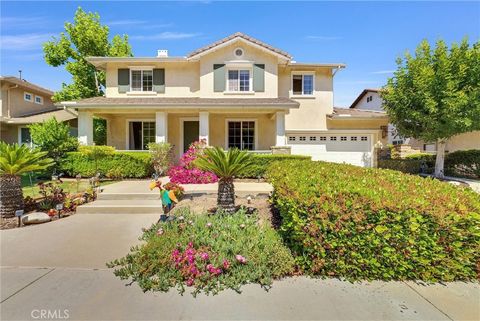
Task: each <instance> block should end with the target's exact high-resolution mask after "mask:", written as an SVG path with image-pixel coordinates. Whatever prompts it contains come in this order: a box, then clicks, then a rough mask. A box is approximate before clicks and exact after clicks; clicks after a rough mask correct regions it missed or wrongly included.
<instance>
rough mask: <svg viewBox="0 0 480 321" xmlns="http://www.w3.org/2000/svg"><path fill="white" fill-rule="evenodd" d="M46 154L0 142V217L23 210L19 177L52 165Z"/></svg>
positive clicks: (24, 146) (9, 215) (10, 215)
mask: <svg viewBox="0 0 480 321" xmlns="http://www.w3.org/2000/svg"><path fill="white" fill-rule="evenodd" d="M46 154H47V152H40V151H38V150H34V149H30V148H29V147H27V146H26V145H18V144H12V145H10V144H7V143H5V142H0V216H1V217H12V216H13V215H15V211H16V210H19V209H23V192H22V185H21V181H20V175H22V174H24V173H27V172H34V171H38V170H43V169H46V168H48V167H49V166H51V165H53V160H52V159H51V158H45V155H46Z"/></svg>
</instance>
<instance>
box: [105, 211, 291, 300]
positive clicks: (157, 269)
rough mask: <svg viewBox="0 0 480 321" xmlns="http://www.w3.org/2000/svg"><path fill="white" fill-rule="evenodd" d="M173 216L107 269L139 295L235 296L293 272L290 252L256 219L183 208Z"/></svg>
mask: <svg viewBox="0 0 480 321" xmlns="http://www.w3.org/2000/svg"><path fill="white" fill-rule="evenodd" d="M176 214H177V219H176V220H175V221H172V222H168V223H160V224H155V225H153V226H152V227H151V228H149V229H148V230H145V231H144V234H143V236H142V239H143V240H144V241H145V244H143V245H140V246H137V247H135V248H133V249H132V251H131V252H130V253H129V254H128V255H127V256H125V257H123V258H121V259H118V260H114V261H112V262H110V263H108V264H107V266H108V267H111V268H114V269H115V270H114V273H115V275H117V276H119V277H120V278H121V279H125V280H127V279H129V280H132V281H134V282H138V284H139V286H140V287H141V288H142V289H143V290H144V291H149V290H151V291H168V290H169V289H170V288H177V289H178V291H179V292H180V293H183V292H184V291H185V290H186V289H191V290H192V291H191V293H192V294H193V295H194V296H195V295H197V294H198V293H200V292H204V293H206V294H209V293H213V294H216V293H218V292H219V291H221V290H224V289H233V290H235V291H237V292H239V293H240V292H241V286H242V285H243V284H247V283H258V284H260V285H261V286H262V287H264V288H265V289H268V288H269V287H270V286H271V285H272V282H273V280H274V279H278V278H281V277H284V276H288V275H291V274H292V273H293V271H294V260H293V257H292V254H291V253H290V250H289V249H288V248H287V247H286V246H285V245H284V244H283V243H282V241H281V238H280V237H279V235H278V234H277V232H276V231H275V230H274V229H273V228H272V227H270V225H268V223H265V224H259V222H258V218H257V216H256V215H251V216H247V215H246V214H245V213H244V212H242V211H239V212H237V213H236V214H234V215H227V216H223V215H212V216H209V215H206V214H201V215H200V214H196V215H195V214H193V213H190V212H189V210H188V209H185V208H183V209H179V211H177V212H176Z"/></svg>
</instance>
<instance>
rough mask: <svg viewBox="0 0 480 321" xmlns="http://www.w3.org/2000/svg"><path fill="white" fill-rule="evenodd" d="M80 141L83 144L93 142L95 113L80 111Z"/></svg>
mask: <svg viewBox="0 0 480 321" xmlns="http://www.w3.org/2000/svg"><path fill="white" fill-rule="evenodd" d="M78 142H79V143H80V144H82V145H92V144H93V113H91V112H88V111H79V112H78Z"/></svg>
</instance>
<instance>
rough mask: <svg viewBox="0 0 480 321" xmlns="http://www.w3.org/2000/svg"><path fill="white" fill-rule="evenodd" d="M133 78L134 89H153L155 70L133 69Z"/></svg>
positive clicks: (132, 87)
mask: <svg viewBox="0 0 480 321" xmlns="http://www.w3.org/2000/svg"><path fill="white" fill-rule="evenodd" d="M131 79H132V81H131V82H130V83H131V84H132V85H131V90H132V91H152V90H153V70H132V71H131Z"/></svg>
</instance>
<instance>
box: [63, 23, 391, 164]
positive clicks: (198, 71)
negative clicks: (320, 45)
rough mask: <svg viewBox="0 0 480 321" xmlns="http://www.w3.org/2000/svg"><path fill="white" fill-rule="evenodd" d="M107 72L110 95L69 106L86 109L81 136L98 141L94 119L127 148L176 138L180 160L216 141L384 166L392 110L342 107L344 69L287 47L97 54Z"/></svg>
mask: <svg viewBox="0 0 480 321" xmlns="http://www.w3.org/2000/svg"><path fill="white" fill-rule="evenodd" d="M88 61H89V62H90V63H92V64H93V65H94V66H95V67H96V68H98V69H99V70H104V71H106V95H105V97H95V98H88V99H82V100H78V101H71V102H64V103H61V104H59V106H65V107H67V108H70V109H75V110H76V111H78V116H79V117H78V131H79V134H78V135H79V140H80V141H81V142H82V143H83V144H92V142H93V140H92V139H93V125H92V124H93V123H92V118H93V117H94V116H95V117H101V118H104V119H106V120H107V144H108V145H111V146H114V147H116V148H117V149H119V150H142V149H146V148H147V145H148V143H149V142H169V143H171V144H172V145H173V146H174V152H175V157H176V158H177V159H178V158H179V157H180V155H181V154H182V153H183V152H184V151H185V150H186V149H187V148H188V145H189V144H190V143H191V142H193V141H195V140H198V139H199V138H200V139H205V140H206V141H207V142H208V144H209V145H215V146H221V147H224V148H231V147H238V148H240V149H244V150H251V151H257V152H265V151H268V152H271V151H273V152H277V153H279V152H289V151H291V153H293V154H305V155H311V156H312V157H313V159H321V160H326V161H335V162H346V163H352V164H357V165H361V166H374V162H375V159H374V157H373V155H375V153H374V148H375V144H376V142H377V141H379V140H380V141H381V140H384V139H385V138H384V137H383V136H382V130H381V126H386V124H387V118H386V116H385V115H384V114H381V115H379V114H378V113H371V112H362V111H353V110H348V109H342V110H338V109H334V108H333V77H334V75H335V73H336V72H337V71H338V70H339V69H341V68H344V67H345V65H344V64H341V63H300V62H295V61H294V60H293V59H292V56H291V55H290V54H288V53H286V52H284V51H282V50H280V49H277V48H274V47H272V46H270V45H268V44H266V43H264V42H262V41H259V40H256V39H254V38H252V37H249V36H247V35H245V34H242V33H235V34H233V35H231V36H228V37H226V38H224V39H221V40H219V41H217V42H215V43H212V44H210V45H208V46H205V47H203V48H200V49H197V50H195V51H193V52H192V53H190V54H189V55H188V56H186V57H169V56H168V51H166V50H159V51H158V54H157V56H156V57H126V58H119V57H90V58H88Z"/></svg>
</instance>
